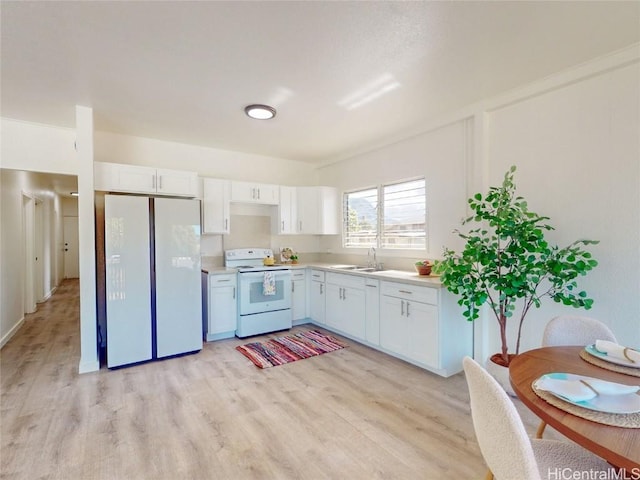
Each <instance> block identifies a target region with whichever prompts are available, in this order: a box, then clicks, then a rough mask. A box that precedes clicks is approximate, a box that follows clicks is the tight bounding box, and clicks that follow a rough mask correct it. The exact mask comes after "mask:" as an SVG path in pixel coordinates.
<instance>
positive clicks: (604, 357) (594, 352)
mask: <svg viewBox="0 0 640 480" xmlns="http://www.w3.org/2000/svg"><path fill="white" fill-rule="evenodd" d="M584 349H585V351H586V352H587V353H588V354H589V355H592V356H594V357H596V358H599V359H601V360H604V361H605V362H610V363H615V364H616V365H624V366H625V367H631V368H640V364H639V363H633V362H630V361H629V360H627V359H626V358H618V357H613V356H611V355H607V354H606V353H605V352H601V351H600V350H597V349H596V345H595V344H591V345H587V346H586V347H584Z"/></svg>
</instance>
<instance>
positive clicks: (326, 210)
mask: <svg viewBox="0 0 640 480" xmlns="http://www.w3.org/2000/svg"><path fill="white" fill-rule="evenodd" d="M338 203H339V202H338V190H337V189H335V188H332V187H297V188H296V209H297V212H296V213H297V222H296V232H297V233H301V234H316V235H335V234H337V233H340V227H339V221H338V218H339V216H338Z"/></svg>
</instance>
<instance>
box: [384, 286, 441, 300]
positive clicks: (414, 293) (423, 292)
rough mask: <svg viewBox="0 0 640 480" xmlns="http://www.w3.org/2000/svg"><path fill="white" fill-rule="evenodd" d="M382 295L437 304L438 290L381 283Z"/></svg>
mask: <svg viewBox="0 0 640 480" xmlns="http://www.w3.org/2000/svg"><path fill="white" fill-rule="evenodd" d="M380 290H381V293H382V295H388V296H391V297H397V298H402V299H405V300H413V301H415V302H422V303H429V304H431V305H437V304H438V289H436V288H429V287H419V286H416V285H409V284H406V283H397V282H382V287H381V289H380Z"/></svg>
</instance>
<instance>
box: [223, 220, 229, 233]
mask: <svg viewBox="0 0 640 480" xmlns="http://www.w3.org/2000/svg"><path fill="white" fill-rule="evenodd" d="M224 229H225V230H228V229H229V219H228V218H225V219H224Z"/></svg>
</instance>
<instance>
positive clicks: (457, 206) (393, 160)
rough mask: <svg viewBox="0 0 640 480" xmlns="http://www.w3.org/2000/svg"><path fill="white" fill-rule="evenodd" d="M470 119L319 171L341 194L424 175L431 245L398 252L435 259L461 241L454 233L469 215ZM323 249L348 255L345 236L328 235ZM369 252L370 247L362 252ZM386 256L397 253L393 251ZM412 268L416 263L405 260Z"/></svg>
mask: <svg viewBox="0 0 640 480" xmlns="http://www.w3.org/2000/svg"><path fill="white" fill-rule="evenodd" d="M468 128H469V121H468V120H461V121H458V122H456V123H453V124H451V125H446V126H443V127H441V128H438V129H436V130H433V131H430V132H427V133H424V134H422V135H418V136H415V137H413V138H410V139H408V140H405V141H402V142H398V143H395V144H393V145H389V146H387V147H384V148H381V149H379V150H375V151H373V152H370V153H367V154H364V155H359V156H357V157H354V158H352V159H350V160H347V161H343V162H339V163H335V164H333V165H328V166H326V167H324V168H321V169H320V170H319V177H318V181H319V183H320V184H322V185H330V186H334V187H337V188H338V189H339V190H340V191H341V192H344V191H348V190H354V189H358V188H364V187H370V186H375V185H378V184H381V183H385V182H393V181H398V180H404V179H410V178H413V177H416V176H424V177H425V179H426V192H427V193H426V194H427V204H428V206H427V230H428V232H427V236H428V240H427V249H426V250H424V251H421V252H415V251H413V252H411V251H405V252H401V253H399V254H397V255H400V256H406V257H410V258H414V257H425V256H426V257H430V258H434V257H437V256H439V255H440V254H441V253H442V248H443V246H444V245H448V246H452V245H455V244H456V243H457V239H456V237H455V236H454V235H453V234H452V233H451V232H452V231H453V229H454V228H456V227H457V226H458V222H459V221H460V219H462V218H463V217H464V215H465V213H466V197H467V181H466V171H467V161H468V158H467V157H468V155H467V143H466V137H467V135H468ZM322 246H323V248H325V249H327V250H331V252H333V253H343V254H344V253H348V252H353V251H354V249H344V248H342V239H341V236H339V235H338V236H330V237H326V238H324V239H323V243H322ZM358 251H359V253H361V254H366V249H365V250H364V251H363V249H359V250H358ZM381 255H389V256H394V252H387V253H383V252H380V253H379V256H381ZM405 266H406V268H407V269H410V268H412V262H410V261H408V260H407V262H406V265H405Z"/></svg>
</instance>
